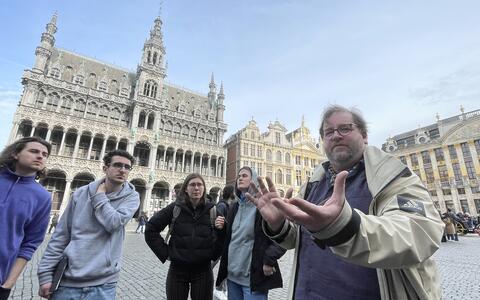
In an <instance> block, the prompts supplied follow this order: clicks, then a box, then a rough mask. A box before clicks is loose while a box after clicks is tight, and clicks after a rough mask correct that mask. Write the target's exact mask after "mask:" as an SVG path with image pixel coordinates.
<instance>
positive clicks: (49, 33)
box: [33, 13, 57, 73]
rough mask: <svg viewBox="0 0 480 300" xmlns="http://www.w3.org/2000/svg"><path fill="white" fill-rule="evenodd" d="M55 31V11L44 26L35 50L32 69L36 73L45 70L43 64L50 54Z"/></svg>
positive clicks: (44, 64)
mask: <svg viewBox="0 0 480 300" xmlns="http://www.w3.org/2000/svg"><path fill="white" fill-rule="evenodd" d="M56 32H57V13H55V14H54V15H53V16H52V19H51V20H50V22H49V23H48V24H47V26H46V27H45V31H44V32H43V33H42V38H41V40H40V45H39V46H38V47H37V49H36V50H35V65H34V66H33V71H34V72H38V73H44V72H45V66H46V64H47V61H48V59H49V58H50V56H51V55H52V48H53V46H54V45H55V36H54V35H55V33H56Z"/></svg>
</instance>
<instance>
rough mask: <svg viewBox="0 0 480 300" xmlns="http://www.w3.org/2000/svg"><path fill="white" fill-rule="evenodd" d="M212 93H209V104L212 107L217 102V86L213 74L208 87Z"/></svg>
mask: <svg viewBox="0 0 480 300" xmlns="http://www.w3.org/2000/svg"><path fill="white" fill-rule="evenodd" d="M208 88H209V89H210V91H209V92H208V102H209V103H210V105H211V107H213V106H214V105H215V102H216V100H217V86H216V85H215V77H214V75H213V72H212V77H211V78H210V84H209V85H208Z"/></svg>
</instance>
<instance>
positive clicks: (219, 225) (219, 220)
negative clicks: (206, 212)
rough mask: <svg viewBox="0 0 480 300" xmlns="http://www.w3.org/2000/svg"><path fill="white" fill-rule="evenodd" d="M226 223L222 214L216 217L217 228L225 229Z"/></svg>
mask: <svg viewBox="0 0 480 300" xmlns="http://www.w3.org/2000/svg"><path fill="white" fill-rule="evenodd" d="M224 225H225V218H224V217H222V216H218V217H217V218H216V219H215V228H217V229H223V226H224Z"/></svg>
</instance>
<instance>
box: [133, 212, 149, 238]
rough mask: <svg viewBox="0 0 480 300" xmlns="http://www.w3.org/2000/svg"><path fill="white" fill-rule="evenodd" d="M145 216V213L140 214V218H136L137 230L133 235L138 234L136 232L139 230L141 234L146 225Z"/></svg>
mask: <svg viewBox="0 0 480 300" xmlns="http://www.w3.org/2000/svg"><path fill="white" fill-rule="evenodd" d="M147 220H148V219H147V216H146V215H145V213H144V212H143V213H141V214H140V217H139V218H138V226H137V229H136V230H135V233H139V232H138V230H139V229H140V233H143V230H144V228H145V224H147Z"/></svg>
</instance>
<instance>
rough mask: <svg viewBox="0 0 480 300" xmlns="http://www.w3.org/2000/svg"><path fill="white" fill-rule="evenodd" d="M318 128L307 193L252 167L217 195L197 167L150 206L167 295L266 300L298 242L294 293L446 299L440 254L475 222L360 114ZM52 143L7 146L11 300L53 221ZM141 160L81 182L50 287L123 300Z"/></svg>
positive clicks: (122, 162) (123, 159)
mask: <svg viewBox="0 0 480 300" xmlns="http://www.w3.org/2000/svg"><path fill="white" fill-rule="evenodd" d="M320 136H321V137H322V139H323V147H324V150H325V153H326V155H327V158H328V160H327V161H325V162H323V163H322V164H321V165H319V166H318V167H317V168H316V169H315V171H314V173H313V175H312V176H311V178H309V180H308V182H305V183H304V184H303V185H302V187H301V189H300V192H299V193H298V194H297V195H293V190H292V189H289V190H288V191H287V192H286V194H285V195H280V193H278V192H277V189H276V187H275V184H274V183H273V181H272V179H271V178H269V177H266V178H262V177H259V176H257V174H256V171H255V170H254V169H253V168H250V167H248V166H243V167H241V168H240V169H239V170H238V173H237V179H236V181H235V183H234V184H233V185H227V186H225V188H224V189H223V192H222V195H221V199H220V201H219V202H218V203H214V202H213V201H211V200H210V199H209V198H208V197H207V194H206V190H207V187H206V185H205V181H204V179H203V177H202V176H201V175H200V174H196V173H193V174H189V175H188V176H186V178H185V180H184V181H183V184H182V185H181V186H179V187H178V191H177V192H176V195H177V197H176V200H175V201H174V202H172V203H171V204H169V205H168V206H166V207H165V208H163V209H162V210H160V211H158V212H156V213H155V214H154V215H153V216H151V217H150V218H147V216H146V214H145V213H143V212H142V213H140V214H139V217H138V222H139V223H138V227H137V230H136V232H137V233H144V234H145V235H144V237H145V242H146V245H145V249H146V251H149V250H148V248H150V250H151V251H152V252H153V253H154V254H155V256H156V257H158V259H159V263H165V262H167V261H169V267H168V268H169V269H168V275H167V278H166V282H165V283H159V284H165V286H166V295H159V299H161V298H166V299H172V300H183V299H188V297H189V296H190V297H191V299H192V300H204V299H212V298H213V292H214V289H215V288H217V289H221V288H222V287H226V288H225V289H226V292H227V295H228V299H232V300H237V299H248V300H250V299H268V295H269V291H270V290H272V289H275V288H279V287H282V286H283V285H285V284H286V283H285V282H283V278H282V272H281V269H280V267H279V264H278V261H279V259H280V258H281V257H282V256H283V255H284V254H285V253H286V251H287V250H289V249H294V251H295V254H294V260H293V266H292V274H291V276H290V283H289V289H288V290H289V294H288V299H369V300H370V299H384V300H385V299H441V297H442V293H441V287H440V281H439V274H438V269H437V267H436V264H435V261H434V260H433V258H432V255H433V254H434V253H435V251H437V249H438V248H439V247H440V244H441V239H442V236H443V235H444V234H445V236H446V237H447V238H448V239H452V240H456V239H458V237H457V236H456V234H455V233H450V232H451V231H450V230H451V228H450V227H451V226H450V225H451V224H454V223H455V222H458V221H459V220H462V222H465V223H466V224H467V226H469V227H474V226H475V221H474V220H473V219H472V218H469V215H467V214H463V215H461V216H460V215H456V214H454V213H453V212H452V211H450V210H449V211H447V212H445V213H444V214H443V215H442V214H439V212H438V211H437V209H436V208H435V205H434V203H433V201H432V200H431V198H430V196H429V194H428V191H427V189H426V188H425V186H424V185H423V184H422V182H421V180H420V178H419V177H418V176H417V175H416V174H415V173H414V172H412V171H411V170H410V169H409V168H408V167H407V166H406V165H404V164H403V163H402V162H401V161H400V160H398V159H397V158H395V157H393V156H391V155H389V154H387V153H385V152H383V151H382V150H380V149H378V148H376V147H374V146H370V145H369V144H368V128H367V122H366V121H365V120H364V118H363V116H362V115H361V113H360V112H359V111H358V110H355V109H347V108H345V107H342V106H339V105H333V106H329V107H327V108H326V110H325V111H324V114H323V118H322V120H321V126H320ZM50 150H51V146H50V144H49V143H48V142H46V141H44V140H42V139H40V138H37V137H28V138H22V139H20V140H18V141H16V142H14V143H13V144H11V145H9V146H7V147H6V148H5V150H4V151H3V152H2V153H1V154H0V258H1V261H0V283H1V287H0V300H4V299H7V298H8V297H9V293H10V291H11V289H12V287H13V286H14V285H15V282H16V280H17V279H18V278H19V276H20V274H21V273H22V271H23V269H24V268H25V266H26V264H27V262H28V261H29V260H30V259H31V258H32V255H33V253H34V252H35V250H36V249H37V247H38V246H39V245H40V244H41V243H42V241H43V240H44V236H45V233H46V231H47V228H48V224H49V219H50V206H51V199H50V194H49V193H48V192H47V191H46V190H45V189H44V188H43V187H42V186H41V185H40V184H39V183H38V182H37V181H36V180H35V179H37V178H38V177H39V176H41V175H42V174H43V173H44V172H45V170H46V169H45V167H46V162H47V159H48V156H49V154H50ZM134 164H135V159H134V157H133V156H132V155H131V154H130V153H128V152H127V151H124V150H114V151H111V152H109V153H107V154H106V155H105V157H104V158H103V167H102V168H103V172H104V173H105V176H104V177H103V178H101V179H99V180H97V181H94V182H91V183H89V184H88V185H85V186H82V187H80V188H78V189H77V190H76V191H75V192H74V193H73V194H72V196H71V199H70V201H69V203H68V205H67V207H66V209H65V211H64V212H63V213H62V215H61V216H59V215H58V214H57V215H54V216H53V217H52V222H51V226H50V228H49V229H48V231H49V232H50V231H52V229H54V230H53V234H52V235H51V238H50V240H49V241H48V244H47V246H46V249H45V252H44V253H43V254H42V258H41V261H40V263H39V266H38V279H39V285H40V286H39V295H40V296H41V297H43V298H47V299H54V300H59V299H115V295H116V287H117V282H118V278H119V275H120V271H121V269H122V253H123V241H124V239H125V225H126V224H127V223H128V222H129V221H130V220H131V219H132V218H133V216H134V214H135V213H136V212H137V211H138V209H139V205H140V197H139V194H138V193H137V192H136V191H135V187H134V186H133V185H132V184H131V183H129V182H128V175H129V172H130V171H131V170H132V168H133V166H134ZM447 222H451V223H449V224H447ZM165 231H167V233H166V234H165ZM147 247H148V248H147ZM63 262H66V263H63ZM216 263H219V268H218V274H216V276H215V275H214V274H213V266H215V265H216ZM215 277H216V280H214V278H215Z"/></svg>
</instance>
